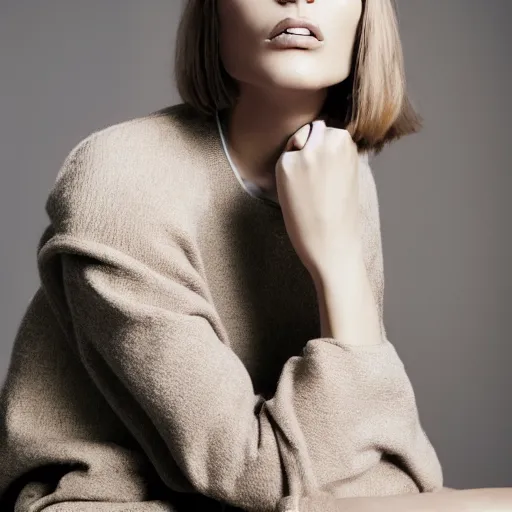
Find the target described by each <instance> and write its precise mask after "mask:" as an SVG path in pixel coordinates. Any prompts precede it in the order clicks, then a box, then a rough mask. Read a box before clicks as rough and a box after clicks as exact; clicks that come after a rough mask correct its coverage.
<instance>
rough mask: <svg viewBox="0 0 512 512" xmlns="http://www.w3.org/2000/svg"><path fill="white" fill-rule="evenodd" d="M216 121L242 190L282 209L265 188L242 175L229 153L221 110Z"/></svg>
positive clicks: (217, 113)
mask: <svg viewBox="0 0 512 512" xmlns="http://www.w3.org/2000/svg"><path fill="white" fill-rule="evenodd" d="M215 121H216V125H217V135H218V137H219V139H220V141H221V144H222V149H223V152H224V156H225V157H226V159H227V161H228V163H229V166H230V168H231V172H232V173H233V174H234V176H235V177H236V179H237V181H238V183H239V184H240V187H241V189H242V191H243V192H245V194H246V195H249V196H250V197H251V198H253V199H255V200H256V201H257V202H259V203H262V204H265V205H267V206H271V207H272V208H277V209H279V210H280V209H281V206H280V204H279V203H278V202H277V201H274V200H273V199H271V198H270V197H268V196H266V195H265V193H264V192H263V190H262V189H261V188H260V187H259V186H258V185H256V183H253V182H252V181H250V180H247V179H245V178H243V177H242V176H241V175H240V172H239V171H238V169H237V167H236V165H235V164H234V162H233V159H232V158H231V155H230V154H229V150H228V146H227V141H226V137H225V135H224V129H225V123H224V122H223V121H222V120H221V115H220V112H219V110H216V111H215Z"/></svg>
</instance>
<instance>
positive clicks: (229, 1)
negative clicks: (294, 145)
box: [218, 0, 362, 192]
mask: <svg viewBox="0 0 512 512" xmlns="http://www.w3.org/2000/svg"><path fill="white" fill-rule="evenodd" d="M361 11H362V3H361V0H342V1H340V0H338V1H329V2H317V3H307V2H306V1H305V0H301V1H298V2H287V3H282V4H281V3H279V2H277V1H276V0H273V1H271V0H267V1H258V2H254V1H253V0H219V2H218V13H219V19H220V25H221V26H220V51H221V55H222V61H223V64H224V67H225V68H226V70H227V71H228V73H229V74H230V75H231V76H232V77H233V78H235V79H236V80H237V81H238V83H239V86H240V97H239V101H238V103H237V104H236V106H235V107H234V108H233V109H232V111H231V112H230V118H229V125H228V126H229V128H228V133H227V140H228V142H229V150H230V155H231V157H232V158H233V161H234V163H235V165H236V166H237V169H238V170H239V172H240V173H241V174H242V176H244V177H245V178H247V179H249V180H251V181H253V182H255V183H257V184H258V185H260V186H261V187H262V188H264V189H265V190H267V191H268V192H272V190H274V189H275V179H274V176H275V165H276V162H277V160H278V158H279V156H280V154H281V153H282V152H283V150H284V147H285V145H286V142H287V140H288V138H289V137H290V136H291V135H292V134H293V133H294V132H295V131H297V130H298V129H299V128H300V127H301V126H303V125H305V124H307V123H310V122H312V121H313V120H315V119H317V117H318V114H319V112H320V109H321V107H322V105H323V103H324V101H325V98H326V94H327V90H326V88H327V87H328V86H330V85H333V84H336V83H338V82H341V81H343V80H345V79H346V78H347V76H348V75H349V73H350V65H351V53H352V46H353V44H354V40H355V34H356V29H357V25H358V22H359V19H360V16H361ZM288 16H291V17H305V18H309V19H310V20H311V21H313V22H315V23H317V24H318V25H319V26H320V28H321V30H322V32H323V35H324V37H325V39H324V46H323V48H322V49H321V51H318V50H316V51H311V50H304V49H293V50H290V49H287V50H275V49H270V48H269V47H268V42H267V41H266V39H267V38H268V35H269V33H270V31H271V30H272V29H273V28H274V26H275V24H276V23H277V22H278V21H280V20H281V19H283V18H285V17H288Z"/></svg>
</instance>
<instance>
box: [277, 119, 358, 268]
mask: <svg viewBox="0 0 512 512" xmlns="http://www.w3.org/2000/svg"><path fill="white" fill-rule="evenodd" d="M308 136H309V138H308ZM276 189H277V194H278V198H279V203H280V205H281V210H282V213H283V218H284V221H285V226H286V230H287V232H288V236H289V238H290V241H291V243H292V244H293V246H294V249H295V251H296V252H297V255H298V256H299V258H300V259H301V261H302V263H303V264H304V266H305V267H306V268H307V269H308V271H309V272H310V274H312V275H313V276H316V275H319V274H322V273H324V271H326V272H329V271H330V269H332V268H334V267H335V266H337V265H339V264H340V259H343V258H344V257H345V256H352V254H353V253H354V250H355V251H356V252H357V251H359V250H360V242H361V239H360V231H359V229H360V228H359V180H358V152H357V146H356V144H355V143H354V141H353V140H352V137H351V136H350V134H349V132H348V131H346V130H343V129H339V128H330V127H327V126H326V124H325V122H324V121H323V120H317V121H314V122H313V123H312V125H310V124H307V125H304V126H303V127H301V128H300V129H299V130H297V131H296V132H295V133H294V134H293V135H292V136H291V137H290V139H289V140H288V143H287V145H286V147H285V150H284V152H283V153H282V155H281V156H280V158H279V160H278V162H277V164H276Z"/></svg>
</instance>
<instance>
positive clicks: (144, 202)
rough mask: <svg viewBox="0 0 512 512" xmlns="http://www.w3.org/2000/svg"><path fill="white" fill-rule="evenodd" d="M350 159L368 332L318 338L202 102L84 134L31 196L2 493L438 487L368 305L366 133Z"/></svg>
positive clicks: (274, 498) (266, 216) (395, 361)
mask: <svg viewBox="0 0 512 512" xmlns="http://www.w3.org/2000/svg"><path fill="white" fill-rule="evenodd" d="M359 174H360V218H361V222H362V243H363V254H364V259H365V264H366V268H367V270H368V275H369V278H370V282H371V285H372V290H373V293H374V294H375V298H376V303H377V307H378V310H379V315H380V319H381V339H380V340H376V343H375V345H372V346H368V345H367V346H357V345H350V344H348V343H345V342H344V341H343V340H342V339H336V338H325V337H319V333H320V321H319V311H318V303H317V296H316V292H315V287H314V284H313V281H312V279H311V277H310V275H309V273H308V272H307V271H306V269H305V267H304V266H303V265H302V262H301V261H300V259H299V258H298V256H297V254H296V253H295V251H294V249H293V246H292V245H291V243H290V241H289V238H288V236H287V233H286V229H285V225H284V221H283V216H282V212H281V209H280V207H279V205H278V204H271V202H269V201H265V200H262V199H260V198H258V197H255V196H252V195H250V194H249V193H248V192H247V190H245V189H244V188H243V187H242V186H241V184H240V182H239V181H238V179H237V177H236V176H235V174H234V173H233V169H232V168H231V166H230V163H229V161H228V158H227V155H226V153H225V151H224V148H223V146H222V143H221V137H220V134H219V131H218V126H217V123H216V119H215V116H204V115H201V114H198V113H197V112H196V111H194V110H193V109H192V108H191V107H189V106H187V105H186V104H183V103H182V104H178V105H172V106H168V107H165V108H163V109H160V110H158V111H156V112H152V113H150V114H147V115H144V116H142V117H138V118H136V119H131V120H127V121H123V122H120V123H118V124H115V125H112V126H109V127H106V128H103V129H100V130H97V131H95V132H93V133H91V134H90V135H88V136H87V137H86V138H84V139H83V140H81V141H80V142H79V143H78V144H77V145H76V146H75V147H74V148H73V149H72V150H71V151H70V153H69V154H68V155H67V157H66V158H65V160H64V162H63V164H62V167H61V169H60V170H59V172H58V174H57V177H56V180H55V184H54V185H53V186H52V188H51V190H50V193H49V196H48V199H47V202H46V205H45V208H46V212H47V214H48V216H49V219H50V222H49V224H48V226H47V227H46V229H45V230H44V232H43V234H42V236H41V238H40V242H39V244H38V247H37V264H38V270H39V276H40V287H39V288H38V289H37V291H36V293H35V294H34V296H33V298H32V299H31V301H30V303H29V304H28V306H27V309H26V311H25V313H24V316H23V319H22V321H21V324H20V326H19V330H18V332H17V335H16V339H15V342H14V347H13V351H12V357H11V360H10V364H9V368H8V374H7V377H6V379H5V382H4V383H3V387H2V391H1V396H0V461H1V464H0V495H1V496H2V499H3V501H2V503H3V506H4V507H6V508H5V509H4V508H1V506H0V509H1V510H13V509H14V510H15V511H16V512H40V511H43V510H44V511H45V512H82V511H83V512H107V511H108V512H117V511H123V512H124V511H134V512H163V511H165V512H176V511H178V512H181V511H187V512H188V511H192V510H201V511H203V512H210V511H212V512H213V511H220V510H225V511H228V510H237V509H241V510H247V511H274V510H277V511H280V512H284V511H285V510H289V509H290V510H291V509H297V507H300V506H301V503H303V504H307V503H309V501H307V500H308V499H309V498H308V497H309V496H320V497H323V498H322V499H327V497H332V498H333V499H336V503H338V504H340V505H339V508H337V509H336V510H340V511H341V510H343V506H342V501H343V500H340V498H343V497H355V496H361V497H363V496H380V495H382V496H385V495H390V494H401V493H420V492H431V491H437V490H440V489H441V488H442V485H443V476H442V469H441V465H440V463H439V460H438V458H437V456H436V452H435V450H434V448H433V446H432V444H431V443H430V441H429V439H428V437H427V435H426V433H425V431H424V429H423V428H422V425H421V422H420V418H419V414H418V409H417V405H416V399H415V394H414V391H413V387H412V385H411V382H410V380H409V378H408V375H407V372H406V369H405V367H404V364H403V362H402V360H401V359H400V357H399V355H398V353H397V351H396V350H395V347H394V345H393V344H392V343H391V342H390V341H389V340H388V338H387V335H386V330H385V328H384V323H383V321H382V318H383V316H382V315H383V294H384V277H383V259H382V248H381V233H380V222H379V209H378V200H377V191H376V187H375V181H374V179H373V175H372V171H371V169H370V166H369V163H368V158H367V155H366V154H361V156H360V161H359ZM301 497H302V498H303V501H301ZM301 510H307V509H304V508H301ZM315 510H316V509H315ZM324 510H327V509H324ZM329 510H331V508H330V509H329Z"/></svg>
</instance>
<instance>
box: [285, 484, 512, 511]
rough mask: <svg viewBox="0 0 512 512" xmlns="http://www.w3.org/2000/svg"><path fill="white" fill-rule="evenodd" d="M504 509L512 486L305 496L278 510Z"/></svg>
mask: <svg viewBox="0 0 512 512" xmlns="http://www.w3.org/2000/svg"><path fill="white" fill-rule="evenodd" d="M285 510H289V511H292V512H438V511H440V510H442V511H443V512H490V511H492V512H501V511H507V512H510V511H511V510H512V488H511V487H502V488H483V489H450V488H447V487H443V489H442V490H441V491H438V492H427V493H421V494H400V495H393V496H372V497H356V498H334V497H332V496H327V495H317V496H303V497H301V498H300V499H299V503H298V506H295V505H294V504H293V501H292V500H290V501H288V502H286V501H283V502H282V503H280V506H279V508H278V509H277V512H283V511H285Z"/></svg>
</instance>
